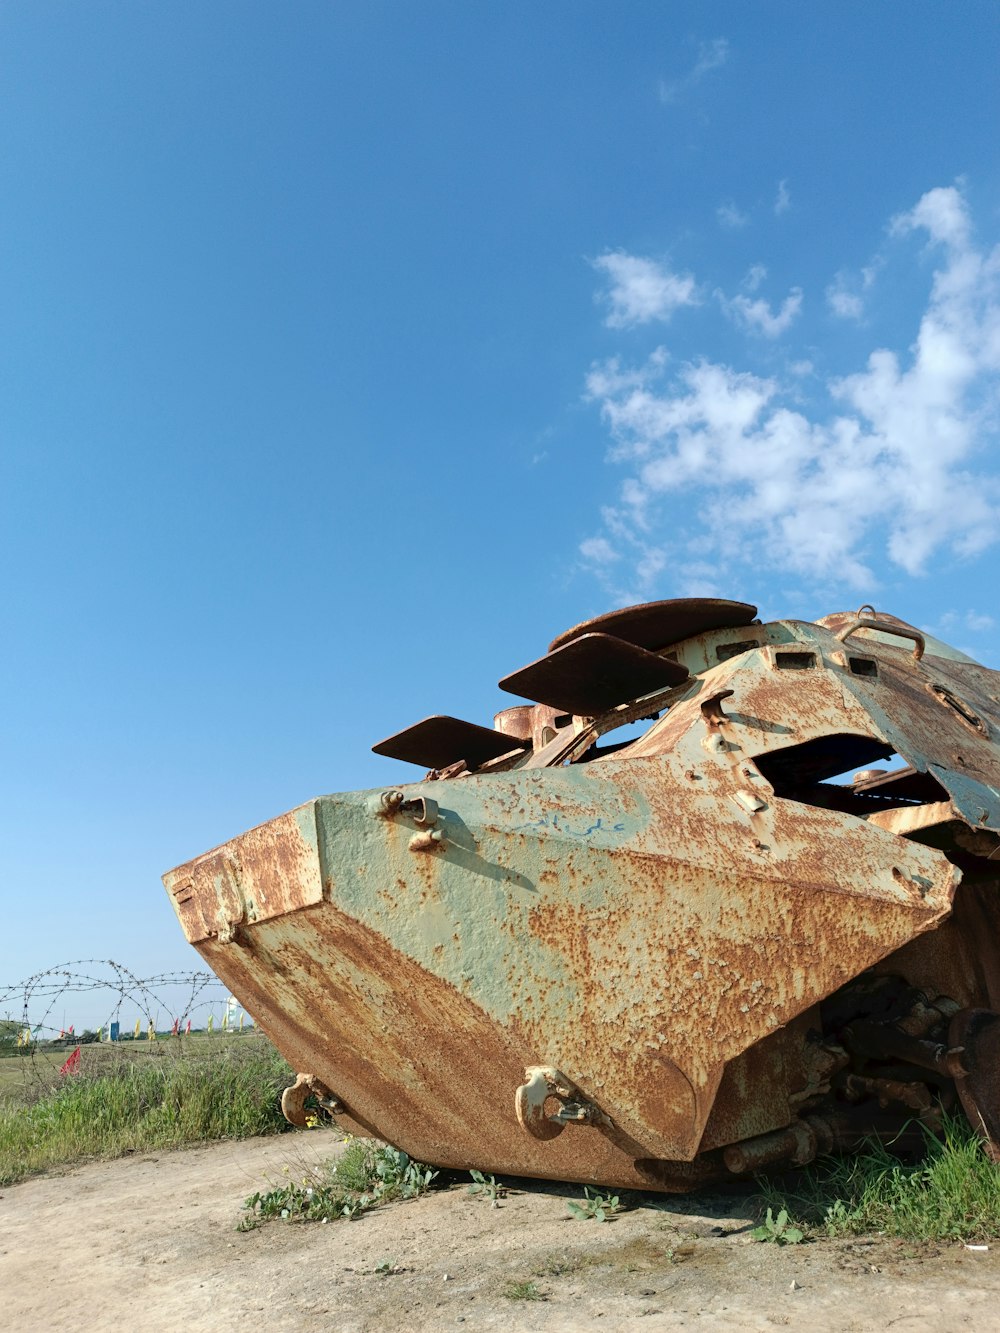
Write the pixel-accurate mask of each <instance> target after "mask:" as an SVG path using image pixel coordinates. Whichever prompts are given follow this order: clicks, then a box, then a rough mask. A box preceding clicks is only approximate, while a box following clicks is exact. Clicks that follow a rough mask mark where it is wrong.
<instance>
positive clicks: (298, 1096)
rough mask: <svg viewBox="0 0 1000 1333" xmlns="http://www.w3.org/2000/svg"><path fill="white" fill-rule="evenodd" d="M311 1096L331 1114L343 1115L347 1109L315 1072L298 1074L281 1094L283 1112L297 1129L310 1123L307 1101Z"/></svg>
mask: <svg viewBox="0 0 1000 1333" xmlns="http://www.w3.org/2000/svg"><path fill="white" fill-rule="evenodd" d="M310 1097H313V1098H315V1100H316V1101H317V1103H318V1104H319V1105H320V1106H322V1108H323V1110H324V1111H328V1112H329V1113H330V1115H341V1114H342V1113H343V1112H344V1110H345V1109H346V1108H345V1107H344V1103H343V1102H342V1101H340V1099H339V1098H337V1097H335V1096H334V1095H333V1093H332V1092H331V1091H330V1089H329V1088H328V1087H327V1086H326V1084H325V1083H321V1082H320V1080H319V1079H318V1078H317V1077H316V1075H315V1074H298V1075H296V1078H295V1082H294V1083H293V1084H292V1086H291V1087H290V1088H286V1089H285V1091H284V1092H283V1093H282V1094H281V1114H282V1115H283V1116H284V1117H285V1119H286V1120H287V1121H288V1123H289V1124H290V1125H295V1126H296V1128H297V1129H304V1128H305V1127H306V1124H307V1123H308V1117H307V1115H306V1101H307V1100H308V1099H309V1098H310Z"/></svg>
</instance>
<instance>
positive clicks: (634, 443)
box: [588, 187, 1000, 628]
mask: <svg viewBox="0 0 1000 1333" xmlns="http://www.w3.org/2000/svg"><path fill="white" fill-rule="evenodd" d="M913 231H918V232H921V233H923V234H925V235H927V236H928V237H929V240H930V243H931V244H932V245H933V246H934V247H936V254H937V257H938V266H937V268H936V270H935V272H934V275H933V281H932V286H931V291H930V294H929V297H928V298H927V303H926V307H925V309H924V311H923V314H922V316H921V318H920V320H919V329H918V332H917V336H916V339H915V341H914V343H913V345H912V347H911V348H910V349H909V351H908V352H907V353H906V354H905V355H901V354H898V353H896V352H894V351H892V350H889V349H886V348H876V349H875V350H873V351H872V353H871V354H870V356H869V357H868V360H867V362H866V364H865V365H864V367H863V368H862V369H860V370H859V371H857V372H856V373H854V374H850V375H845V376H843V377H841V378H839V379H832V380H828V381H827V382H826V384H825V390H826V399H825V402H824V403H822V404H819V405H817V406H816V407H815V408H814V409H813V410H812V411H807V410H805V409H804V408H802V407H801V406H800V401H799V399H798V398H797V396H796V395H797V394H798V393H799V392H800V391H801V383H800V384H799V385H797V386H796V385H792V384H789V385H788V386H786V385H785V384H783V383H782V382H781V381H780V380H779V379H778V378H776V377H763V376H761V375H759V374H755V373H751V372H749V371H740V370H738V369H735V368H733V367H732V366H729V365H725V364H721V363H719V362H715V361H712V360H708V359H703V360H697V361H691V362H687V363H682V364H680V365H678V366H676V367H674V365H673V363H671V362H668V361H667V360H666V358H665V356H664V355H663V354H662V353H660V354H658V355H657V356H655V357H654V358H652V359H651V360H650V361H649V362H647V363H646V364H644V365H641V366H638V367H635V368H632V369H630V370H627V371H626V370H623V369H622V367H621V366H620V365H617V364H616V365H615V367H614V371H613V373H610V372H608V371H606V370H602V369H601V368H600V367H597V368H593V369H592V371H591V375H590V378H589V380H588V384H589V386H590V390H591V393H592V395H593V396H594V397H595V398H596V400H597V401H599V403H600V407H601V412H602V414H603V417H604V419H605V421H606V422H607V425H608V427H609V429H610V432H611V435H612V438H613V440H614V451H613V453H612V459H613V460H615V461H617V462H619V463H621V462H624V463H625V464H626V465H627V466H628V475H627V477H626V479H625V481H624V483H623V485H622V489H621V498H620V501H619V502H618V503H617V504H616V505H615V506H613V507H612V508H611V509H609V510H607V511H605V516H604V527H605V529H606V530H607V531H609V532H612V533H613V534H614V535H615V538H616V542H617V549H618V550H620V551H623V552H624V553H625V554H626V555H628V557H629V559H628V562H627V563H629V564H630V569H631V572H632V574H633V582H634V584H635V586H634V587H630V589H629V591H630V592H634V593H637V594H638V595H639V596H649V595H655V592H654V590H656V589H657V582H658V576H659V574H660V572H661V571H662V569H663V568H664V564H663V560H664V559H665V560H666V561H667V562H668V565H669V567H670V568H671V587H672V588H676V586H677V579H676V577H675V573H674V571H675V569H680V567H681V566H682V565H684V566H691V564H692V562H694V563H698V564H699V565H700V566H701V568H700V571H699V575H698V577H700V578H702V579H703V580H705V567H707V568H709V569H711V568H715V569H716V570H717V571H718V570H724V569H725V568H726V567H727V566H731V567H732V568H734V569H739V568H741V567H744V566H745V565H746V564H747V563H748V562H753V563H755V565H756V566H757V567H758V568H763V567H767V566H770V567H771V568H775V569H783V570H786V571H794V572H796V573H798V574H801V575H803V576H804V577H805V578H806V579H808V580H811V581H816V580H833V581H834V582H836V583H839V584H843V583H849V584H853V585H855V586H856V587H857V588H858V589H860V590H869V591H870V590H871V589H872V588H873V585H874V583H875V581H876V580H875V575H874V574H873V572H872V562H873V561H874V560H877V559H878V558H879V554H880V552H884V555H885V556H887V557H888V560H889V561H890V562H891V563H893V564H895V565H896V566H898V567H899V568H901V569H903V570H905V571H906V572H907V573H909V574H913V575H915V574H919V573H921V572H923V571H925V570H927V569H928V568H929V567H930V564H931V560H932V558H935V557H940V555H941V554H942V553H948V552H950V553H952V554H953V555H958V556H968V555H973V554H976V553H978V552H980V551H982V550H983V549H985V548H986V547H987V546H988V545H990V544H991V543H993V542H995V541H996V540H997V538H998V536H1000V475H998V470H997V467H996V444H997V429H998V427H997V423H998V420H1000V246H998V247H996V249H994V250H993V251H991V252H988V251H983V250H980V249H978V248H977V247H976V244H975V242H974V239H973V235H972V228H971V224H970V220H969V216H968V210H967V208H966V204H965V200H964V198H963V196H962V194H961V192H960V191H959V190H958V189H956V188H954V187H952V188H948V189H941V190H931V191H930V192H929V193H928V194H925V195H924V196H923V198H922V199H921V200H920V201H919V202H918V203H917V205H916V207H915V208H914V209H912V210H911V211H910V212H908V213H906V214H903V215H901V216H900V217H899V218H897V219H896V220H895V222H894V223H893V228H892V234H893V235H894V236H896V237H903V236H905V235H906V234H907V233H909V232H913ZM863 282H864V279H863V278H862V285H863ZM869 285H870V284H869ZM722 299H723V304H724V307H725V308H726V310H727V311H728V313H729V314H730V315H731V316H733V317H734V318H740V319H742V320H743V321H745V322H746V323H747V325H748V326H749V327H751V328H756V329H758V330H759V331H760V332H770V331H771V330H772V329H773V328H774V326H775V324H781V326H782V328H787V325H788V324H789V323H790V322H791V319H792V318H794V315H795V314H796V313H797V310H798V305H799V302H800V299H801V296H800V294H799V293H797V291H793V293H792V295H791V296H790V297H789V298H788V300H786V302H785V304H784V305H783V306H782V308H781V310H780V311H779V312H778V313H777V314H774V313H773V312H772V311H771V310H770V307H769V306H767V305H766V303H764V302H759V308H758V302H757V301H753V300H751V299H750V297H749V296H747V295H745V294H744V295H740V296H737V297H734V298H732V300H729V301H726V300H725V299H724V298H722ZM789 301H791V302H792V304H791V305H789ZM786 308H787V311H788V312H789V313H788V314H787V315H786ZM793 373H794V372H793ZM987 446H993V456H992V458H990V457H988V456H987V455H986V448H987ZM977 464H978V468H979V470H978V471H977V470H976V469H977ZM991 465H992V468H991ZM682 495H683V496H686V497H688V498H686V499H685V500H684V501H683V503H682V506H680V507H679V506H678V504H677V503H676V497H678V496H682ZM672 499H673V501H674V503H673V504H672V505H671V500H672ZM668 509H669V513H667V512H666V511H667V510H668ZM668 534H669V535H668ZM650 552H653V553H655V558H654V560H653V561H652V563H650V561H649V559H648V556H649V553H650ZM616 573H619V571H616ZM705 581H707V582H710V581H711V580H710V579H708V580H705ZM661 595H662V592H661ZM983 625H984V627H985V622H983ZM970 628H971V625H970Z"/></svg>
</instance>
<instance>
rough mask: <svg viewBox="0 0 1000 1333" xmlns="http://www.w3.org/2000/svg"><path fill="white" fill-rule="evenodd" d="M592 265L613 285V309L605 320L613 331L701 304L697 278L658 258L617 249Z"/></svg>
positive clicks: (611, 298)
mask: <svg viewBox="0 0 1000 1333" xmlns="http://www.w3.org/2000/svg"><path fill="white" fill-rule="evenodd" d="M592 262H593V265H594V268H596V269H598V270H599V271H600V272H602V273H605V274H607V276H608V279H609V280H610V283H611V286H610V290H609V291H608V293H607V300H608V302H609V304H610V307H611V308H610V311H609V313H608V316H607V318H606V320H605V323H606V324H607V325H608V327H609V328H612V329H628V328H632V327H633V326H634V325H636V324H648V323H650V321H651V320H654V319H657V320H668V319H669V318H670V316H671V315H672V314H673V313H674V311H675V310H677V309H678V308H679V307H680V306H685V305H698V304H699V297H698V291H697V288H696V286H695V281H694V278H693V277H691V275H690V274H689V273H672V272H671V271H670V270H669V269H667V268H664V267H663V265H662V264H658V263H657V262H656V260H654V259H644V258H642V257H641V256H640V255H630V254H626V253H625V251H624V250H613V251H609V252H608V253H607V254H604V255H600V256H599V257H598V258H597V259H595V260H593V261H592Z"/></svg>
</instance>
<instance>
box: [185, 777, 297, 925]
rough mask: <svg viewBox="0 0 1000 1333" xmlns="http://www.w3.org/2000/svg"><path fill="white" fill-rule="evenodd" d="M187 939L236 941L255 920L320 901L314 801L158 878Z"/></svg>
mask: <svg viewBox="0 0 1000 1333" xmlns="http://www.w3.org/2000/svg"><path fill="white" fill-rule="evenodd" d="M163 882H164V884H165V885H166V887H167V892H168V893H169V894H170V900H171V902H172V903H173V905H174V911H175V912H176V913H177V916H178V919H179V921H180V923H181V926H182V927H183V930H184V934H185V935H186V936H187V938H188V940H189V942H190V943H191V944H197V943H199V942H200V941H202V940H206V939H210V938H211V937H213V936H218V937H219V939H220V940H222V941H223V942H232V941H237V942H238V940H239V935H240V931H241V930H243V929H244V928H245V927H247V926H249V925H252V924H253V923H254V922H255V921H267V920H270V919H271V918H272V917H277V916H284V915H286V914H287V913H289V912H295V911H297V910H298V909H299V908H302V907H311V906H313V905H314V904H316V903H319V902H322V901H323V876H322V871H321V868H320V860H319V849H318V847H317V840H316V803H315V801H309V802H307V804H306V805H300V806H299V807H298V809H296V810H290V811H289V812H288V814H286V815H280V816H279V817H278V818H277V819H272V820H271V821H270V822H269V823H267V824H261V825H259V826H258V827H257V828H254V829H251V830H250V831H249V833H244V834H243V835H242V836H241V837H239V838H234V839H233V840H232V842H227V843H225V844H224V845H223V846H222V847H216V848H215V849H214V850H213V851H211V852H206V853H205V855H204V856H199V857H197V858H196V859H195V860H194V861H189V862H188V863H187V864H186V865H183V866H178V867H177V869H176V870H171V871H169V872H168V873H167V874H166V875H164V877H163Z"/></svg>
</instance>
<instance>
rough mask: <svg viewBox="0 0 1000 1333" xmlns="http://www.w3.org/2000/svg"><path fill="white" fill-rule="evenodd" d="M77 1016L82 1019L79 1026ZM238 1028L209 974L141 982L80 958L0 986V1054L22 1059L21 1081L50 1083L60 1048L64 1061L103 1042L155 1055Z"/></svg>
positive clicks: (101, 961)
mask: <svg viewBox="0 0 1000 1333" xmlns="http://www.w3.org/2000/svg"><path fill="white" fill-rule="evenodd" d="M81 1010H82V1011H84V1012H85V1013H86V1016H87V1021H86V1023H84V1024H82V1025H81V1024H79V1022H78V1019H79V1016H80V1012H81ZM237 1015H239V1019H238V1021H237ZM112 1025H115V1026H114V1027H113V1026H112ZM242 1027H243V1015H242V1013H241V1011H240V1008H239V1006H238V1005H237V1004H236V1001H235V1000H234V999H233V997H232V996H231V995H230V994H229V991H228V989H227V988H226V986H225V985H224V984H223V983H222V982H221V981H220V980H219V979H218V977H216V976H214V975H213V974H212V973H211V972H194V971H191V972H161V973H159V974H157V975H156V976H152V977H139V976H136V974H135V973H134V972H133V971H131V969H130V968H127V967H125V966H124V965H123V964H122V963H118V962H115V961H114V959H110V958H78V959H74V960H72V961H70V962H66V963H58V964H56V965H55V966H54V967H49V968H46V969H45V970H44V971H40V972H35V973H33V974H32V975H31V976H29V977H27V978H25V979H24V980H23V981H17V982H13V983H11V984H7V985H2V984H0V1038H2V1040H0V1047H2V1050H3V1053H4V1054H7V1055H14V1054H17V1055H20V1056H22V1057H26V1058H23V1059H21V1060H19V1061H18V1066H19V1068H20V1069H21V1070H22V1072H23V1074H24V1076H25V1077H26V1078H47V1077H49V1076H50V1075H51V1072H52V1068H53V1064H52V1057H53V1053H58V1052H59V1051H60V1048H63V1049H64V1050H65V1048H68V1050H66V1051H65V1053H66V1054H68V1053H69V1051H72V1050H74V1049H75V1048H76V1047H77V1046H79V1045H88V1047H89V1045H90V1044H92V1043H93V1044H96V1043H97V1042H98V1040H100V1041H101V1043H102V1046H105V1049H108V1047H110V1046H112V1045H115V1044H119V1045H121V1044H125V1043H127V1045H128V1046H129V1047H132V1048H133V1051H136V1050H137V1048H138V1047H139V1046H140V1044H141V1046H142V1047H143V1048H144V1050H145V1051H146V1052H148V1054H150V1055H154V1054H161V1053H164V1048H165V1046H166V1045H168V1044H174V1045H176V1044H183V1043H184V1042H185V1040H186V1039H189V1038H190V1037H191V1036H198V1037H199V1038H201V1037H202V1036H203V1034H204V1033H205V1032H206V1031H208V1032H212V1031H213V1030H214V1031H216V1032H218V1033H220V1035H221V1034H222V1033H226V1032H233V1033H235V1032H238V1031H239V1030H241V1029H242ZM112 1032H114V1035H115V1038H116V1042H111V1040H110V1039H111V1036H112ZM164 1038H168V1039H169V1043H166V1042H164V1040H163V1039H164ZM105 1044H107V1045H105ZM109 1053H110V1052H109ZM46 1056H47V1057H48V1058H45V1057H46ZM55 1058H56V1059H57V1060H58V1059H61V1058H62V1057H61V1055H58V1054H56V1056H55ZM4 1063H5V1064H6V1061H5V1062H4Z"/></svg>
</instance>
